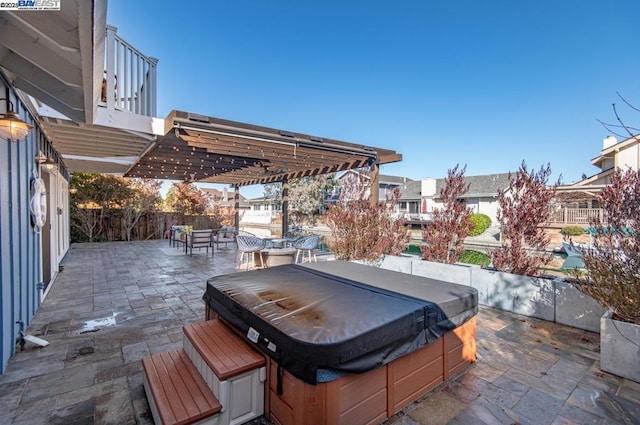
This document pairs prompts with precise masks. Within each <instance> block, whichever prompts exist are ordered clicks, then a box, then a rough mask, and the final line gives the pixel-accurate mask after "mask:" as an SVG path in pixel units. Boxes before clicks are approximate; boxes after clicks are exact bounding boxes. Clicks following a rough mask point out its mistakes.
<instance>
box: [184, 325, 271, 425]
mask: <svg viewBox="0 0 640 425" xmlns="http://www.w3.org/2000/svg"><path fill="white" fill-rule="evenodd" d="M183 331H184V337H183V347H184V350H185V351H186V353H187V355H188V356H189V359H190V360H191V362H192V363H193V364H194V365H195V368H196V370H197V371H198V373H199V374H200V375H201V376H202V377H203V378H204V381H205V382H206V384H207V386H208V387H209V389H211V391H213V394H214V395H215V396H216V397H217V398H218V400H220V403H221V404H222V410H221V413H220V423H221V424H230V425H234V424H242V423H245V422H247V421H249V420H251V419H253V418H256V417H258V416H260V415H262V414H263V413H264V381H265V380H266V368H265V363H266V362H265V358H264V356H263V355H262V354H261V353H259V352H257V351H256V350H255V349H254V348H253V347H251V346H250V345H248V344H247V343H246V342H245V341H244V340H242V338H241V337H240V336H238V335H236V334H235V333H234V332H233V331H232V330H231V329H229V328H228V327H227V325H225V324H224V323H223V322H222V321H220V320H217V319H216V320H207V321H204V322H200V323H193V324H190V325H186V326H184V328H183Z"/></svg>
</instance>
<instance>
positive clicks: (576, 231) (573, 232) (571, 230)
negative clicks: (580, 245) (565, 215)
mask: <svg viewBox="0 0 640 425" xmlns="http://www.w3.org/2000/svg"><path fill="white" fill-rule="evenodd" d="M560 233H562V235H563V236H580V235H583V234H584V229H583V228H582V227H580V226H565V227H563V228H562V230H560Z"/></svg>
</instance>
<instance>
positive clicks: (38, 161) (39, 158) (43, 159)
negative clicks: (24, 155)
mask: <svg viewBox="0 0 640 425" xmlns="http://www.w3.org/2000/svg"><path fill="white" fill-rule="evenodd" d="M34 159H35V160H36V164H44V163H45V162H47V156H46V155H45V154H43V153H42V151H38V154H37V155H36V157H35V158H34Z"/></svg>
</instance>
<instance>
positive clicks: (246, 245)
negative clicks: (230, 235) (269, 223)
mask: <svg viewBox="0 0 640 425" xmlns="http://www.w3.org/2000/svg"><path fill="white" fill-rule="evenodd" d="M236 243H237V244H238V252H239V253H240V255H239V259H238V266H237V268H238V269H240V268H241V267H242V265H243V263H245V262H246V265H247V270H249V264H251V267H252V268H253V267H255V257H256V255H258V256H259V258H260V267H262V268H264V258H263V257H262V250H263V249H265V247H266V246H267V241H266V240H264V239H260V238H259V237H257V236H250V235H238V236H236Z"/></svg>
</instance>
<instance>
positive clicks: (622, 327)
mask: <svg viewBox="0 0 640 425" xmlns="http://www.w3.org/2000/svg"><path fill="white" fill-rule="evenodd" d="M611 317H612V314H611V312H610V311H607V312H606V313H605V314H604V315H603V316H602V318H601V319H600V369H602V370H604V371H605V372H609V373H613V374H614V375H618V376H621V377H623V378H627V379H631V380H632V381H636V382H640V325H635V324H633V323H627V322H620V321H618V320H614V319H612V318H611Z"/></svg>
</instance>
